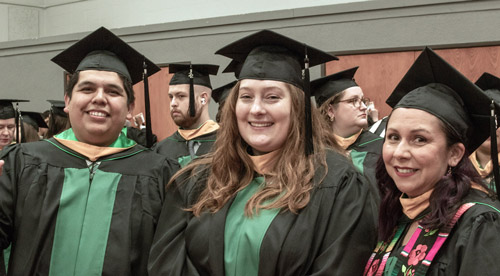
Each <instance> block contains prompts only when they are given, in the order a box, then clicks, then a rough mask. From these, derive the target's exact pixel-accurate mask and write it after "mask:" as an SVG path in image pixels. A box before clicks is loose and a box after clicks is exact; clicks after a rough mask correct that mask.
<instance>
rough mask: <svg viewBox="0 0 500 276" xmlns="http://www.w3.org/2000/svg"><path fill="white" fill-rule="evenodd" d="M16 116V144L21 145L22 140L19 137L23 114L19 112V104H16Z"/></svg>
mask: <svg viewBox="0 0 500 276" xmlns="http://www.w3.org/2000/svg"><path fill="white" fill-rule="evenodd" d="M14 113H15V115H16V120H15V121H16V130H15V131H16V143H17V144H19V143H21V139H20V137H19V134H20V133H19V130H20V129H21V128H20V126H21V112H20V111H19V104H18V103H16V110H15V111H14Z"/></svg>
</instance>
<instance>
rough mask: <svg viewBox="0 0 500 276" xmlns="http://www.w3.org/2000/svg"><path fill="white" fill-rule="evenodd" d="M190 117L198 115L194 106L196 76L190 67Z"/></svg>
mask: <svg viewBox="0 0 500 276" xmlns="http://www.w3.org/2000/svg"><path fill="white" fill-rule="evenodd" d="M188 77H189V116H191V117H194V116H195V115H196V110H195V106H194V76H193V66H192V65H189V75H188Z"/></svg>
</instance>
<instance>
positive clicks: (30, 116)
mask: <svg viewBox="0 0 500 276" xmlns="http://www.w3.org/2000/svg"><path fill="white" fill-rule="evenodd" d="M21 115H22V118H23V122H25V123H27V124H29V125H31V126H33V127H34V128H35V129H36V130H37V131H38V128H40V127H44V128H48V126H47V124H46V123H45V121H44V120H43V118H42V115H41V114H40V113H38V112H32V111H21Z"/></svg>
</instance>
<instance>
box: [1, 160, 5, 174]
mask: <svg viewBox="0 0 500 276" xmlns="http://www.w3.org/2000/svg"><path fill="white" fill-rule="evenodd" d="M4 163H5V161H3V160H0V175H2V168H3V164H4Z"/></svg>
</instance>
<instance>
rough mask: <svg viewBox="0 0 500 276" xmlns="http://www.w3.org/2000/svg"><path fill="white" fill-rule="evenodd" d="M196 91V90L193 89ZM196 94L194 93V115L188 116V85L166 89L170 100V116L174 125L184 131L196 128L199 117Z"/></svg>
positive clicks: (199, 109)
mask: <svg viewBox="0 0 500 276" xmlns="http://www.w3.org/2000/svg"><path fill="white" fill-rule="evenodd" d="M195 89H196V88H195ZM196 94H197V93H195V100H194V103H195V108H196V114H195V116H194V117H191V116H189V84H177V85H171V86H170V87H169V89H168V97H169V98H170V116H172V120H174V122H175V124H176V125H178V126H180V127H182V128H186V129H190V128H193V127H198V126H197V124H198V120H199V118H200V115H201V105H200V104H199V103H198V102H199V101H198V98H199V97H197V95H196Z"/></svg>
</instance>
